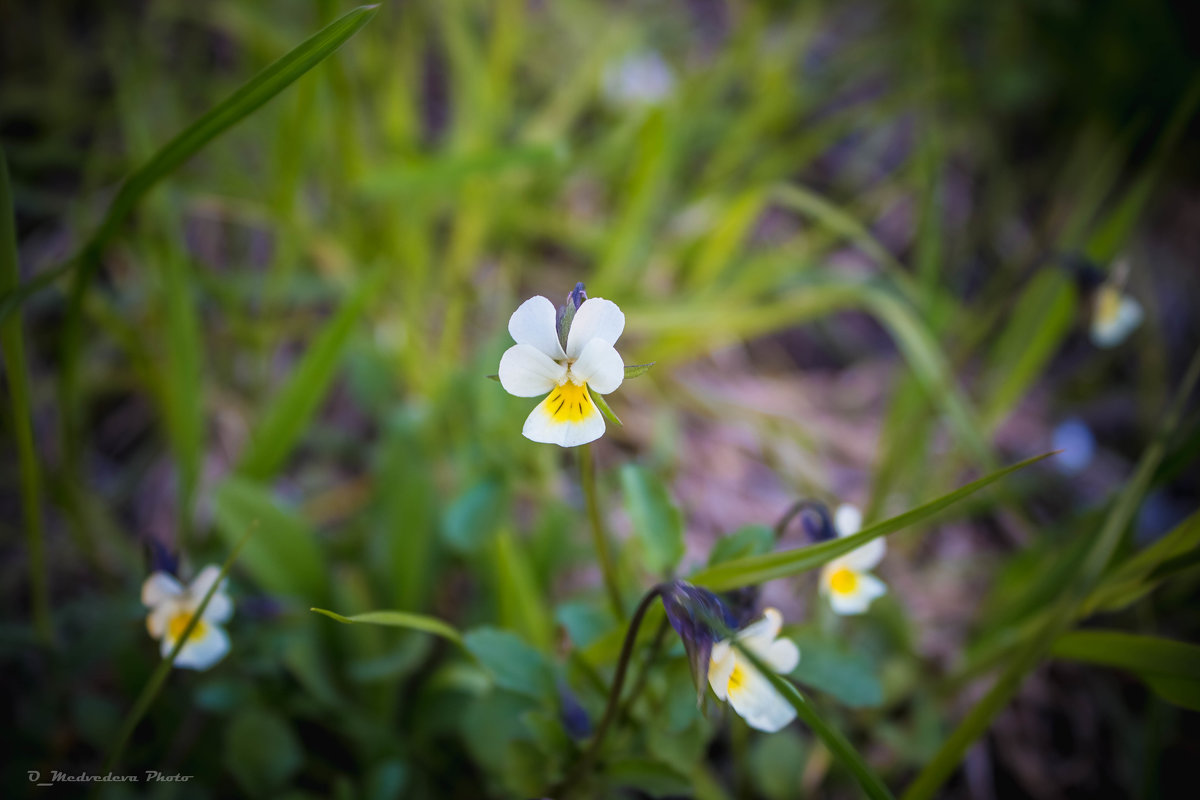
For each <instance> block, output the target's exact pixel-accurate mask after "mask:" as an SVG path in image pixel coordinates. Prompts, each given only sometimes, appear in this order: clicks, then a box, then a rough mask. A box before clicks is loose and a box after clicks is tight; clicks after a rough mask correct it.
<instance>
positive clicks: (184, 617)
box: [167, 611, 205, 642]
mask: <svg viewBox="0 0 1200 800" xmlns="http://www.w3.org/2000/svg"><path fill="white" fill-rule="evenodd" d="M191 618H192V615H191V614H189V613H187V612H186V611H184V612H180V613H179V614H176V615H175V616H173V617H171V619H170V620H168V621H167V638H168V639H170V640H171V641H173V642H174V641H178V640H179V637H180V636H183V631H184V629H186V628H187V626H188V622H189V621H190V620H191ZM204 630H205V624H204V620H200V621H199V622H197V623H196V627H195V628H193V629H192V635H191V636H189V637H188V641H189V642H194V641H196V640H198V639H203V638H204Z"/></svg>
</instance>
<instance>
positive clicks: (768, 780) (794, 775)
mask: <svg viewBox="0 0 1200 800" xmlns="http://www.w3.org/2000/svg"><path fill="white" fill-rule="evenodd" d="M806 755H807V753H806V748H805V746H804V741H803V740H802V739H801V738H800V736H799V735H798V734H797V733H796V732H795V731H794V730H792V729H790V728H785V729H784V730H781V731H779V732H778V733H773V734H771V735H770V736H760V737H758V739H757V740H756V741H755V742H754V746H753V749H752V750H751V751H750V774H751V775H752V776H753V777H754V782H755V784H756V785H757V786H758V789H759V791H760V792H762V793H763V795H764V796H765V797H767V798H769V800H793V798H796V797H800V796H801V795H802V791H801V788H800V787H801V780H802V777H803V775H804V765H805V763H807V759H806V758H805V756H806Z"/></svg>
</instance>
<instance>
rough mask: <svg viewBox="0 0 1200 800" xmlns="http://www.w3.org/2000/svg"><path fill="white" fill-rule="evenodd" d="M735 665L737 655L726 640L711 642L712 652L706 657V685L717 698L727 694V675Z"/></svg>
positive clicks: (721, 698)
mask: <svg viewBox="0 0 1200 800" xmlns="http://www.w3.org/2000/svg"><path fill="white" fill-rule="evenodd" d="M735 666H737V656H736V655H735V654H734V652H733V647H732V646H731V645H730V644H729V642H728V640H724V639H723V640H721V641H719V642H716V643H715V644H713V649H712V653H710V654H709V659H708V685H709V686H711V687H712V690H713V694H715V695H716V696H717V699H718V700H724V699H725V698H726V696H727V695H728V694H729V676H730V675H732V674H733V668H734V667H735Z"/></svg>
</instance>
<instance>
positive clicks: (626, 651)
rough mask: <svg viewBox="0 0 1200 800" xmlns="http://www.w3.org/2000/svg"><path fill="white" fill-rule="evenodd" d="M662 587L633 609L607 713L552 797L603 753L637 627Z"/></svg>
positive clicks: (614, 677) (615, 714)
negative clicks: (602, 749) (602, 748)
mask: <svg viewBox="0 0 1200 800" xmlns="http://www.w3.org/2000/svg"><path fill="white" fill-rule="evenodd" d="M663 588H664V585H663V584H659V585H658V586H655V587H654V588H653V589H651V590H650V591H649V592H647V593H646V596H645V597H643V598H642V601H641V602H640V603H638V606H637V608H636V609H635V610H634V612H633V617H632V618H631V619H630V620H629V629H628V630H627V631H626V632H625V642H624V643H623V644H622V645H621V656H620V658H619V659H618V660H617V672H616V674H615V675H614V676H613V682H612V688H610V689H609V690H608V704H607V705H605V707H604V716H603V717H601V718H600V724H599V725H598V726H597V727H596V735H595V736H593V737H592V741H591V742H589V743H588V746H587V750H585V751H584V752H583V755H582V756H580V757H579V760H578V761H576V762H575V766H574V767H573V768H572V769H571V771H570V772H569V773H567V776H566V777H565V778H563V780H562V782H561V783H559V784H558V785H557V786H555V787H553V788H552V789H551V790H550V792H549V796H551V797H557V796H558V795H560V794H562V793H563V791H564V790H565V789H568V788H570V787H573V786H574V785H575V784H576V783H578V781H579V780H580V779H581V778H583V776H585V775H587V773H588V771H589V770H590V769H591V768H592V765H593V764H594V763H595V762H596V757H597V756H598V755H600V746H601V745H602V744H604V737H605V736H606V735H607V734H608V729H609V728H610V727H611V726H612V723H613V720H614V719H616V717H617V711H618V709H619V708H620V707H621V689H622V688H624V686H625V673H626V672H628V671H629V662H630V660H631V657H632V656H633V645H634V644H635V643H636V642H637V634H638V629H639V628H641V626H642V619H643V618H645V616H646V612H647V611H648V610H649V609H650V605H651V603H653V602H654V601H655V600H657V599H658V597H659V596H660V595H661V594H662V593H663Z"/></svg>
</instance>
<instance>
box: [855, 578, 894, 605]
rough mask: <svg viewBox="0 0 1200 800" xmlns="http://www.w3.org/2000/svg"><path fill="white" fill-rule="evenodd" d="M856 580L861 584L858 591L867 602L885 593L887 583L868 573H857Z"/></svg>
mask: <svg viewBox="0 0 1200 800" xmlns="http://www.w3.org/2000/svg"><path fill="white" fill-rule="evenodd" d="M858 581H859V583H860V584H861V588H860V589H859V591H860V592H862V594H863V596H864V597H866V598H867V602H868V603H870V602H871V601H872V600H874V599H875V598H877V597H882V596H883V595H885V594H887V584H886V583H884V582H883V581H881V580H879V578H876V577H875V576H874V575H871V574H870V573H866V574H863V575H859V576H858Z"/></svg>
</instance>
